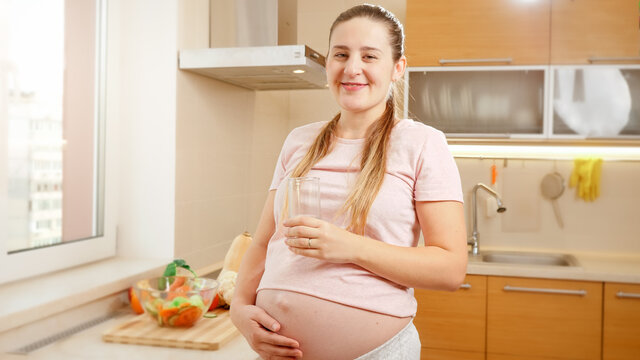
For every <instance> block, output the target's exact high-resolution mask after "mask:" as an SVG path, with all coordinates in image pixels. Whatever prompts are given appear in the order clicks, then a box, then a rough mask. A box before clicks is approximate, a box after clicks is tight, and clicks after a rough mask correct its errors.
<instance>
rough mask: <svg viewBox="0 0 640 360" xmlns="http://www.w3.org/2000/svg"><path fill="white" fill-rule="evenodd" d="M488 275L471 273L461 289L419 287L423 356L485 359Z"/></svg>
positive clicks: (418, 324) (418, 325)
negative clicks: (445, 289)
mask: <svg viewBox="0 0 640 360" xmlns="http://www.w3.org/2000/svg"><path fill="white" fill-rule="evenodd" d="M486 294H487V277H486V276H482V275H467V277H466V278H465V281H464V283H463V285H462V286H461V287H460V289H458V290H457V291H453V292H448V291H432V290H421V289H416V291H415V296H416V299H417V300H418V312H417V314H416V317H415V319H414V324H415V326H416V328H417V329H418V333H419V334H420V342H421V343H422V356H421V359H429V360H440V359H463V360H466V359H469V360H475V359H484V354H485V331H486V324H485V320H486Z"/></svg>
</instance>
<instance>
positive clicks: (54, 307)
mask: <svg viewBox="0 0 640 360" xmlns="http://www.w3.org/2000/svg"><path fill="white" fill-rule="evenodd" d="M171 260H172V259H143V258H126V257H114V258H110V259H106V260H102V261H97V262H94V263H90V264H87V265H82V266H77V267H74V268H71V269H67V270H63V271H59V272H56V273H52V274H49V275H45V276H37V277H34V278H30V279H26V280H18V281H15V282H12V283H8V284H3V285H0V333H2V332H5V331H7V330H10V329H13V328H17V327H20V326H23V325H26V324H29V323H32V322H34V321H37V320H41V319H44V318H46V317H49V316H52V315H55V314H58V313H61V312H64V311H66V310H69V309H73V308H76V307H79V306H82V305H85V304H88V303H90V302H93V301H95V300H98V299H101V298H104V297H106V296H109V295H113V294H116V293H118V292H121V291H124V290H126V289H127V288H129V287H130V286H131V284H133V282H134V281H135V280H138V279H142V278H145V277H152V276H157V275H158V273H162V271H164V267H165V266H166V264H167V263H169V262H171ZM220 268H222V262H219V263H215V264H211V265H209V266H206V267H203V268H201V269H197V270H196V272H197V273H199V274H207V273H211V272H214V271H216V270H219V269H220Z"/></svg>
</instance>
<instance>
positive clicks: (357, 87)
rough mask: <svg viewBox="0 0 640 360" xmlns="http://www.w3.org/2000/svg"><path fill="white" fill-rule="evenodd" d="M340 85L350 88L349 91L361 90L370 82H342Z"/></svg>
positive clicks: (346, 88)
mask: <svg viewBox="0 0 640 360" xmlns="http://www.w3.org/2000/svg"><path fill="white" fill-rule="evenodd" d="M340 85H341V86H342V88H343V89H345V90H348V91H357V90H360V89H362V88H364V87H365V86H367V85H368V84H362V83H353V82H343V83H340Z"/></svg>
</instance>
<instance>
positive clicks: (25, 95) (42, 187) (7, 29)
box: [0, 0, 103, 253]
mask: <svg viewBox="0 0 640 360" xmlns="http://www.w3.org/2000/svg"><path fill="white" fill-rule="evenodd" d="M0 2H2V3H3V4H2V8H3V10H6V11H7V12H6V16H2V17H1V18H0V33H3V34H6V39H7V41H6V42H3V44H2V45H0V63H4V64H7V65H8V66H7V69H8V73H7V81H6V83H4V84H2V85H0V86H2V88H1V89H0V91H1V92H0V96H6V97H7V98H6V103H7V109H6V110H4V109H2V110H0V111H6V114H3V116H1V117H0V119H7V134H0V136H7V137H8V159H7V170H8V177H9V179H8V194H7V195H8V205H9V208H8V209H9V219H8V229H7V231H8V237H7V239H8V243H7V248H8V250H9V253H11V252H16V251H23V250H28V249H33V248H37V247H42V246H49V245H55V244H60V243H64V242H67V241H74V240H79V239H86V238H92V237H95V236H100V235H101V234H102V229H101V224H102V221H101V220H100V221H98V216H97V214H101V213H102V210H101V209H102V204H101V203H102V201H100V199H101V198H102V197H101V195H99V194H100V193H101V191H100V189H101V187H102V181H101V180H100V181H98V180H99V179H98V176H97V174H100V176H103V171H102V170H100V169H99V167H98V164H100V163H101V161H100V158H101V156H99V155H101V154H99V153H98V151H97V149H98V148H99V146H98V142H99V140H98V139H100V136H98V135H99V129H100V127H99V126H98V125H99V123H98V122H97V120H98V118H99V117H98V116H97V115H96V114H98V113H99V112H97V111H96V100H95V99H96V91H95V89H97V86H96V84H97V82H96V80H95V79H96V68H98V66H96V59H97V56H96V49H97V47H96V45H97V44H99V43H100V42H99V41H97V40H96V39H97V36H96V35H97V34H98V32H97V31H96V25H97V21H96V18H97V17H96V3H95V2H93V1H85V0H66V1H64V0H0ZM3 231H4V230H3Z"/></svg>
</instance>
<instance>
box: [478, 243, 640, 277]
mask: <svg viewBox="0 0 640 360" xmlns="http://www.w3.org/2000/svg"><path fill="white" fill-rule="evenodd" d="M514 250H515V249H505V248H500V249H498V248H491V249H485V251H514ZM535 252H540V251H535ZM543 252H547V251H543ZM547 253H551V252H550V251H548V252H547ZM566 254H570V255H573V256H574V257H575V258H576V260H577V261H578V264H577V265H578V266H545V265H520V264H498V263H486V262H483V261H482V256H472V255H469V262H468V265H467V274H473V275H494V276H519V277H534V278H544V279H563V280H583V281H608V282H621V283H635V284H640V256H639V255H627V254H595V253H580V252H566Z"/></svg>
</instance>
